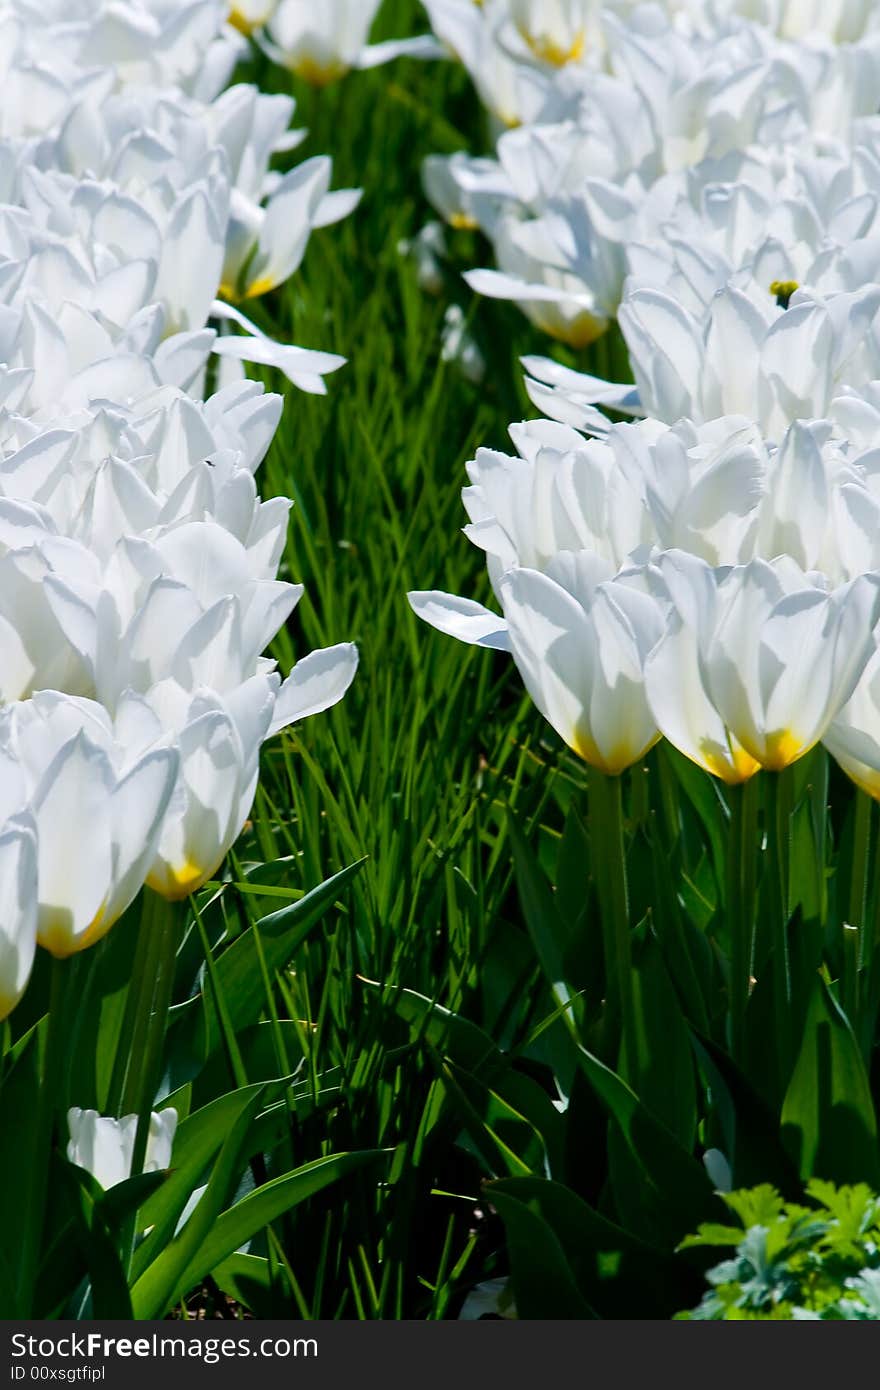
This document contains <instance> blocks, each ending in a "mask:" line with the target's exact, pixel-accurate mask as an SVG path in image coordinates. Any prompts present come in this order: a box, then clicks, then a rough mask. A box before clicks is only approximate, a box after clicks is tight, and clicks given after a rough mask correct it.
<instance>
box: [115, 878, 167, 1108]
mask: <svg viewBox="0 0 880 1390" xmlns="http://www.w3.org/2000/svg"><path fill="white" fill-rule="evenodd" d="M155 897H156V894H155V893H152V892H151V891H150V890H149V889H144V892H143V896H142V898H141V919H140V922H139V923H138V939H137V946H136V947H135V954H134V961H133V963H132V969H131V975H130V977H129V985H128V992H127V994H126V998H125V1012H124V1014H123V1017H122V1026H121V1028H120V1030H119V1040H118V1042H117V1045H116V1057H115V1059H114V1062H113V1071H112V1073H111V1077H110V1086H109V1089H108V1093H107V1114H108V1115H124V1114H127V1113H128V1114H130V1113H131V1106H130V1107H129V1109H128V1110H126V1109H124V1108H123V1101H124V1100H126V1101H131V1097H132V1092H133V1090H134V1088H135V1086H136V1080H135V1078H134V1074H133V1073H134V1069H133V1067H132V1058H133V1057H135V1056H140V1054H141V1052H142V1051H143V1047H144V1041H145V1037H146V1029H147V1025H148V1022H149V1017H150V1011H151V1009H152V1007H153V991H154V988H155V982H156V965H157V950H158V944H159V937H158V933H157V932H156V930H155V907H154V902H153V900H154V898H155ZM133 1103H134V1104H136V1100H135V1101H134V1102H133Z"/></svg>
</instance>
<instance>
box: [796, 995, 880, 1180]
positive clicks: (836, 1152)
mask: <svg viewBox="0 0 880 1390" xmlns="http://www.w3.org/2000/svg"><path fill="white" fill-rule="evenodd" d="M782 1134H783V1140H784V1142H785V1143H786V1145H787V1147H788V1149H789V1152H790V1153H791V1155H792V1157H793V1159H794V1161H795V1162H796V1163H797V1165H798V1169H799V1171H800V1174H801V1177H802V1178H809V1177H814V1176H815V1177H823V1178H829V1179H831V1180H832V1181H833V1182H839V1183H843V1182H846V1183H857V1182H867V1183H870V1184H871V1186H872V1187H875V1188H876V1187H878V1186H880V1159H878V1152H877V1117H876V1114H875V1112H874V1104H873V1101H872V1098H871V1088H870V1085H869V1083H868V1077H867V1074H866V1072H865V1067H864V1063H863V1061H862V1056H861V1052H860V1050H859V1046H858V1043H857V1042H856V1039H855V1035H854V1034H853V1031H852V1028H851V1027H850V1025H849V1022H848V1020H847V1018H846V1016H845V1015H844V1013H843V1012H842V1010H841V1009H840V1008H839V1006H838V1005H837V1004H836V1003H835V1001H834V999H833V998H832V996H831V994H830V993H829V991H828V989H827V986H826V985H825V983H824V981H823V980H821V979H818V978H817V980H816V983H815V986H814V991H813V998H812V1001H811V1004H810V1008H809V1011H808V1014H807V1021H806V1027H805V1029H804V1037H803V1042H802V1044H801V1050H800V1055H799V1057H798V1059H797V1063H796V1065H795V1069H794V1075H793V1076H792V1078H791V1082H790V1084H789V1087H788V1092H787V1094H786V1097H785V1102H784V1104H783V1107H782Z"/></svg>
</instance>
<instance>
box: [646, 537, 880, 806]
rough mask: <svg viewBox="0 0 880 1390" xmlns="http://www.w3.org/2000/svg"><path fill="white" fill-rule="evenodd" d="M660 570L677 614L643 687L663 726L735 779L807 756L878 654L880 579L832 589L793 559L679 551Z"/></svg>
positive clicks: (651, 658) (687, 750)
mask: <svg viewBox="0 0 880 1390" xmlns="http://www.w3.org/2000/svg"><path fill="white" fill-rule="evenodd" d="M659 569H660V573H661V575H662V579H663V583H664V585H665V588H666V591H667V592H668V594H669V596H670V598H671V602H672V611H671V614H670V617H669V620H668V623H667V628H666V632H665V633H664V635H663V637H662V638H661V640H660V641H659V642H658V643H657V645H656V647H655V648H654V650H653V651H651V652H650V653H649V654H648V657H647V660H646V663H645V684H646V689H647V697H648V701H649V704H650V708H651V711H652V713H653V716H654V718H655V719H656V721H657V725H658V727H659V729H660V731H661V732H662V733H663V734H664V735H665V736H666V738H668V739H669V741H670V743H672V744H674V746H675V747H676V748H678V749H679V751H680V752H682V753H684V754H685V756H686V757H688V758H690V759H691V760H692V761H693V762H695V763H698V764H699V766H701V767H703V768H705V769H706V770H707V771H708V772H711V773H712V774H713V775H714V776H716V777H720V778H721V779H722V780H723V781H725V782H728V783H731V784H735V783H738V782H742V781H745V780H747V779H748V778H749V777H751V776H753V775H754V773H756V772H757V771H758V770H759V769H760V768H765V769H767V770H768V771H772V772H779V771H781V770H782V769H783V768H786V767H788V766H789V765H790V764H791V763H793V762H796V761H797V759H798V758H801V757H803V756H804V754H805V753H808V752H809V751H810V749H811V748H813V747H814V746H815V745H816V744H817V743H818V742H819V741H820V740H821V739H822V738H823V737H824V736H825V735H826V733H827V731H828V729H829V727H830V726H831V724H832V722H833V721H834V720H835V719H836V718H837V716H838V715H839V713H840V711H841V710H842V709H843V707H844V706H845V705H846V703H847V701H848V700H849V698H850V696H851V695H852V693H853V691H854V689H855V688H856V685H857V683H858V681H859V678H860V676H861V674H862V672H863V670H864V668H865V666H866V664H867V662H868V660H869V658H870V656H871V654H872V652H873V650H874V645H875V639H874V637H873V629H874V627H875V625H876V623H877V621H878V617H880V584H878V581H877V579H876V577H875V576H865V577H864V578H860V579H857V580H855V581H853V582H852V583H850V584H845V585H842V586H841V587H840V588H838V589H835V590H831V591H830V592H829V591H826V590H824V589H822V588H819V587H816V585H815V584H814V583H812V582H811V581H810V578H809V577H808V576H806V575H805V574H804V573H803V571H801V570H800V569H799V567H798V566H797V565H796V564H795V563H794V561H792V560H788V559H786V558H781V559H778V560H776V561H774V562H773V563H771V564H768V563H767V562H765V561H763V560H752V561H750V562H749V564H747V565H743V566H738V567H735V568H733V569H729V570H713V569H712V568H711V567H710V566H708V565H706V564H705V563H704V562H703V561H700V560H698V559H696V558H694V557H689V556H685V555H681V554H675V553H671V554H670V555H668V556H665V557H661V559H660V562H659Z"/></svg>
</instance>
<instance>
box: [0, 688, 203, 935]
mask: <svg viewBox="0 0 880 1390" xmlns="http://www.w3.org/2000/svg"><path fill="white" fill-rule="evenodd" d="M121 737H122V730H121V729H120V730H114V728H113V725H112V723H111V720H110V718H109V716H108V715H107V712H106V711H105V710H104V709H103V707H102V706H100V705H97V704H94V703H93V702H92V701H90V700H81V699H75V698H73V697H72V696H66V695H62V694H59V693H57V692H55V691H43V692H41V693H39V694H37V695H35V696H34V697H33V699H31V700H28V701H27V702H25V703H23V704H19V705H11V706H8V707H7V709H6V710H5V711H4V712H3V714H2V716H0V742H2V746H3V749H4V751H5V754H6V756H7V757H8V758H9V759H12V760H14V762H15V763H16V764H17V765H18V768H19V770H20V773H21V776H22V779H23V786H24V795H25V798H26V803H27V804H28V805H29V806H30V809H31V812H32V815H33V820H34V824H35V827H36V835H37V877H38V885H37V939H38V941H39V942H40V944H41V945H42V946H45V947H46V949H47V950H49V951H50V952H51V953H52V954H53V955H54V956H57V957H59V958H63V957H66V956H70V955H73V954H75V953H76V952H78V951H83V950H85V949H86V948H87V947H89V946H91V945H94V943H95V942H96V941H99V940H100V939H101V937H103V936H105V935H106V933H107V932H108V931H109V930H110V928H111V927H112V926H113V924H114V923H115V922H116V921H117V920H118V919H119V917H121V916H122V914H123V912H124V911H125V909H126V908H127V907H128V905H129V903H131V902H132V901H133V899H134V898H135V897H136V896H137V894H138V892H139V891H140V889H141V887H142V886H143V883H144V880H145V878H146V875H147V871H148V869H149V866H150V863H151V861H152V859H153V856H154V855H155V852H156V846H157V844H158V840H159V835H160V832H161V829H162V824H163V820H164V817H165V813H166V811H167V809H168V805H169V801H170V798H171V793H172V791H173V789H174V784H175V778H176V774H177V763H178V759H177V754H176V753H175V752H174V751H173V750H172V749H170V748H163V747H156V748H153V749H151V750H149V751H148V752H146V753H144V754H143V755H137V754H135V755H132V754H131V752H130V751H129V750H128V749H127V748H126V747H125V745H124V743H123V742H122V741H121ZM84 825H87V826H88V833H87V834H84V833H83V826H84Z"/></svg>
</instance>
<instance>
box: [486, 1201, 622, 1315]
mask: <svg viewBox="0 0 880 1390" xmlns="http://www.w3.org/2000/svg"><path fill="white" fill-rule="evenodd" d="M491 1191H492V1205H493V1206H494V1207H495V1209H496V1210H497V1212H498V1214H499V1216H500V1217H501V1219H502V1221H503V1222H504V1229H505V1232H506V1235H507V1249H508V1253H509V1255H510V1265H511V1271H512V1273H511V1277H512V1280H513V1289H514V1297H515V1301H516V1311H517V1316H518V1317H520V1318H542V1319H551V1318H552V1319H553V1320H554V1321H555V1320H562V1319H567V1320H570V1321H584V1320H585V1319H590V1318H595V1317H597V1316H598V1314H597V1313H596V1311H595V1310H594V1309H593V1308H592V1307H591V1306H590V1304H589V1303H588V1302H587V1300H586V1299H585V1298H584V1296H583V1295H582V1293H581V1291H580V1289H579V1288H578V1282H577V1279H576V1277H575V1275H574V1272H573V1270H572V1268H571V1265H570V1263H569V1261H568V1258H567V1256H566V1253H565V1250H564V1248H563V1246H562V1243H561V1241H560V1240H559V1237H558V1236H557V1234H556V1232H555V1231H554V1230H553V1227H552V1226H551V1225H550V1224H549V1222H547V1221H546V1220H545V1219H544V1217H543V1216H542V1215H541V1214H540V1212H539V1211H537V1210H536V1209H535V1204H533V1203H531V1202H526V1201H523V1200H521V1199H520V1197H519V1196H516V1195H514V1193H513V1192H511V1191H510V1190H509V1189H507V1188H504V1187H503V1186H502V1184H500V1183H499V1184H497V1185H494V1186H493V1187H492V1189H491Z"/></svg>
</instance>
